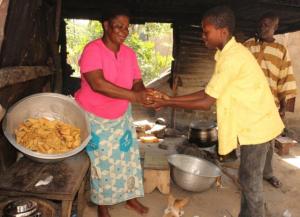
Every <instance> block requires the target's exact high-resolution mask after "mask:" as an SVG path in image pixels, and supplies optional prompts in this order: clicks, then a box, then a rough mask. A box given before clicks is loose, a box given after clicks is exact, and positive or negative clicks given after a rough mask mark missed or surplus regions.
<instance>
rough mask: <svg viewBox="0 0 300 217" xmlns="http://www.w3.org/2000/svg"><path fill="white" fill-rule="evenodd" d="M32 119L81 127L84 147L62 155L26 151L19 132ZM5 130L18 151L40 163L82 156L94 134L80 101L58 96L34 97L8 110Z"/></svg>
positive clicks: (41, 94)
mask: <svg viewBox="0 0 300 217" xmlns="http://www.w3.org/2000/svg"><path fill="white" fill-rule="evenodd" d="M28 118H48V119H56V120H60V121H63V122H65V123H68V124H72V125H74V126H76V127H78V128H79V129H80V137H81V144H80V146H78V147H77V148H75V149H73V150H71V151H69V152H66V153H61V154H43V153H39V152H34V151H31V150H30V149H27V148H25V147H24V146H22V145H20V144H18V143H17V142H16V138H15V129H17V128H18V127H19V125H20V124H21V123H23V122H24V121H25V120H27V119H28ZM2 128H3V131H4V135H5V136H6V138H7V139H8V141H9V142H10V143H11V144H12V145H13V146H14V147H15V148H16V149H18V150H19V151H21V152H22V153H24V154H25V155H26V156H28V157H29V158H31V159H33V160H35V161H38V162H56V161H60V160H63V159H65V158H68V157H70V156H73V155H75V154H77V153H79V152H80V151H82V150H83V149H84V148H85V147H86V145H87V144H88V142H89V140H90V134H91V130H90V125H89V122H88V119H87V117H86V114H85V112H84V111H83V110H82V109H81V108H80V107H79V106H78V105H77V103H76V101H75V100H74V99H73V98H71V97H69V96H65V95H62V94H57V93H39V94H34V95H31V96H28V97H26V98H23V99H22V100H20V101H18V102H17V103H15V104H14V105H13V106H12V107H10V108H9V110H8V111H7V114H6V116H5V119H4V120H3V122H2Z"/></svg>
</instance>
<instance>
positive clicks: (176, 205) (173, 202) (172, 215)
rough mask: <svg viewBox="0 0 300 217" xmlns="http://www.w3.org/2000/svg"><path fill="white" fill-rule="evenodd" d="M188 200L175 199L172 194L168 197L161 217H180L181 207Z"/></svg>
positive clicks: (182, 212) (182, 213)
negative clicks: (166, 205)
mask: <svg viewBox="0 0 300 217" xmlns="http://www.w3.org/2000/svg"><path fill="white" fill-rule="evenodd" d="M188 202H189V199H188V198H184V199H176V198H174V196H173V195H171V194H170V195H169V197H168V207H167V208H166V209H165V213H164V215H163V217H181V216H183V215H184V211H183V208H184V207H185V206H186V205H187V203H188Z"/></svg>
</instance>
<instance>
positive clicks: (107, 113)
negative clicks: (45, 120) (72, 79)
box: [75, 9, 151, 217]
mask: <svg viewBox="0 0 300 217" xmlns="http://www.w3.org/2000/svg"><path fill="white" fill-rule="evenodd" d="M102 24H103V30H104V34H103V37H102V38H101V39H96V40H94V41H92V42H90V43H89V44H87V45H86V47H85V48H84V51H83V53H82V55H81V58H80V60H79V65H80V71H81V88H80V89H79V90H78V91H77V92H76V94H75V99H76V101H77V102H78V103H79V105H80V106H81V107H82V108H83V109H84V110H85V111H86V112H87V114H88V117H89V120H90V124H91V129H92V139H91V141H90V142H89V144H88V146H87V149H86V150H87V153H88V155H89V157H90V160H91V200H92V202H93V203H95V204H97V205H98V215H99V217H110V215H109V212H108V209H107V205H114V204H117V203H120V202H123V201H126V206H127V207H128V208H132V209H134V210H135V211H137V212H138V213H140V214H144V213H147V212H148V208H147V207H144V206H143V205H142V204H140V203H139V202H138V200H137V199H136V198H137V197H143V196H144V191H143V180H142V171H141V165H140V156H139V149H138V144H137V141H136V134H135V129H134V127H133V125H132V116H131V107H130V102H134V103H141V104H143V103H146V102H147V100H146V98H148V99H149V97H150V98H151V96H148V95H147V92H151V91H150V90H146V89H145V87H144V84H143V81H142V79H141V73H140V70H139V67H138V63H137V59H136V55H135V53H134V52H133V50H132V49H130V48H129V47H127V46H125V45H123V42H124V41H125V39H126V37H127V36H128V27H129V15H128V12H127V11H126V10H124V9H112V10H110V11H109V12H108V13H107V14H106V15H105V16H104V18H103V23H102Z"/></svg>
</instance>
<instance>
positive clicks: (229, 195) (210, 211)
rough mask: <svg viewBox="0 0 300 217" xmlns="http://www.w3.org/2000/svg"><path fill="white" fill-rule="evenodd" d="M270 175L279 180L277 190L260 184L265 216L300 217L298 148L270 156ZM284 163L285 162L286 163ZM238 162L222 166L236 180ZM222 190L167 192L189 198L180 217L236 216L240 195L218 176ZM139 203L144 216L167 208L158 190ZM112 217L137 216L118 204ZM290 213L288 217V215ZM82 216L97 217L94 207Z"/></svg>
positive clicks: (159, 213)
mask: <svg viewBox="0 0 300 217" xmlns="http://www.w3.org/2000/svg"><path fill="white" fill-rule="evenodd" d="M274 156H275V157H274V160H273V164H274V171H275V172H274V174H275V175H276V176H277V177H278V178H279V179H280V180H281V181H282V183H283V185H282V187H281V188H280V189H276V188H274V187H272V186H270V185H269V183H267V182H265V183H264V191H265V198H266V202H267V206H266V207H267V217H268V216H269V217H300V206H299V203H300V202H299V201H300V145H299V144H297V145H296V146H295V147H293V148H291V149H290V155H289V156H285V157H283V158H282V157H280V156H278V155H277V154H275V155H274ZM286 161H289V163H287V162H286ZM237 166H238V162H236V163H231V164H228V165H224V167H226V168H227V169H228V168H229V167H230V168H231V169H228V171H229V170H230V174H232V175H234V176H235V177H237V169H236V168H237ZM222 185H223V186H222V188H221V189H219V190H217V188H216V187H213V188H211V189H210V190H208V191H206V192H202V193H191V192H187V191H185V190H182V189H181V188H179V187H178V186H176V185H175V184H174V183H172V185H171V193H172V194H173V195H174V196H175V197H176V198H184V197H188V198H190V202H189V204H188V205H187V206H186V207H185V208H184V212H185V213H184V215H183V216H184V217H237V216H238V213H239V209H240V195H239V190H238V188H237V186H236V185H235V184H234V182H233V181H232V179H231V178H229V177H228V176H226V175H224V174H222ZM140 201H141V202H142V203H143V204H144V205H146V206H148V207H149V208H150V211H149V213H148V214H147V215H145V217H161V216H163V213H164V209H165V208H166V206H167V196H166V195H163V194H161V193H160V192H159V191H158V190H155V191H154V192H152V193H150V194H146V195H145V197H144V198H141V199H140ZM110 213H111V216H112V217H138V216H140V215H138V214H136V213H135V212H133V211H132V210H128V209H126V208H125V207H124V204H118V205H115V206H112V207H110ZM289 214H290V215H289ZM84 217H97V212H96V206H95V205H92V204H88V205H87V206H86V208H85V211H84Z"/></svg>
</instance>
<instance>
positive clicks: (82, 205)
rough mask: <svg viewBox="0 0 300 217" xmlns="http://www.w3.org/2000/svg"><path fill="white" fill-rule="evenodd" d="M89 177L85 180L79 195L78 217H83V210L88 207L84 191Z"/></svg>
mask: <svg viewBox="0 0 300 217" xmlns="http://www.w3.org/2000/svg"><path fill="white" fill-rule="evenodd" d="M86 179H87V176H86V177H85V178H84V179H83V181H82V183H81V185H80V188H79V191H78V195H77V200H78V201H77V215H78V217H83V210H84V208H85V205H86V200H85V195H84V189H85V183H86Z"/></svg>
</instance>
